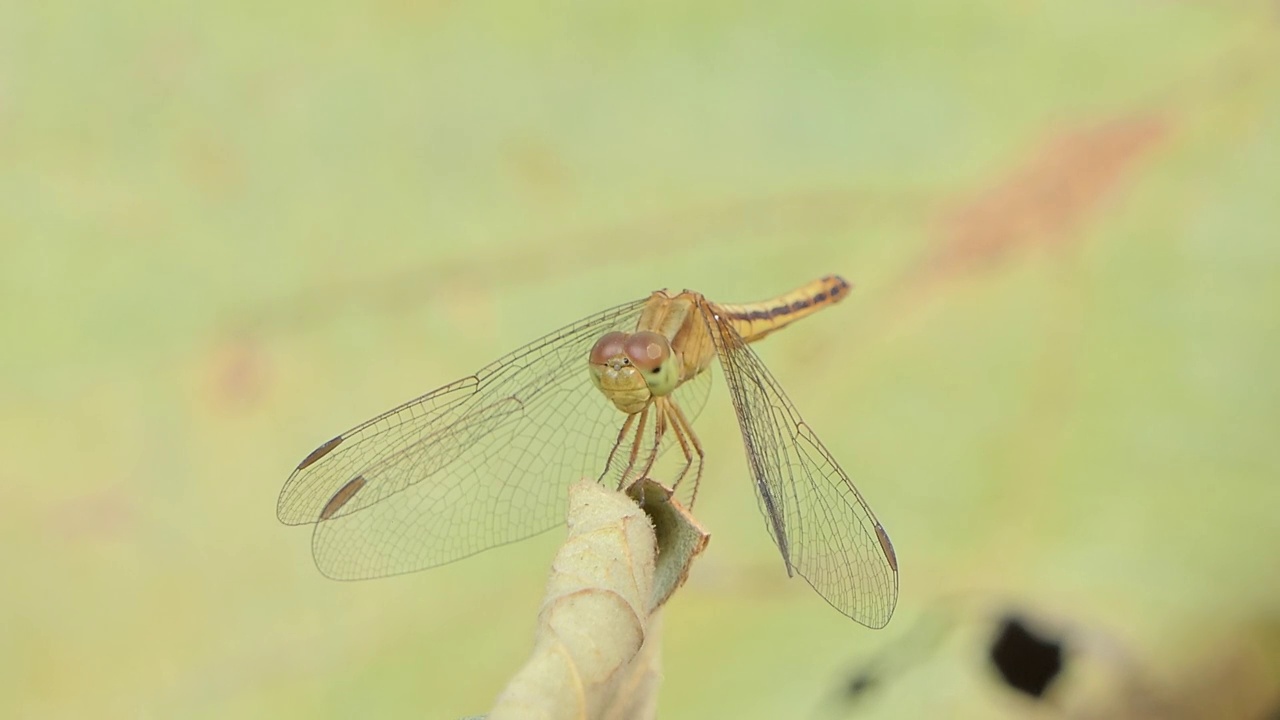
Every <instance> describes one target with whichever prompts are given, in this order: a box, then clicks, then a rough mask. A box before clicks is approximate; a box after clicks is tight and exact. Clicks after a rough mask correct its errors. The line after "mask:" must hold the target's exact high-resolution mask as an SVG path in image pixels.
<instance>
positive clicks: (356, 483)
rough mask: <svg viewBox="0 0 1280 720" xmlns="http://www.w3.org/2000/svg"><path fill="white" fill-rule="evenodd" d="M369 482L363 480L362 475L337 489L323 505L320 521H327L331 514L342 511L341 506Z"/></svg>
mask: <svg viewBox="0 0 1280 720" xmlns="http://www.w3.org/2000/svg"><path fill="white" fill-rule="evenodd" d="M368 482H369V481H368V480H365V479H364V476H363V475H357V476H355V477H354V478H352V479H351V480H349V481H347V484H346V485H343V486H342V487H341V488H338V492H336V493H334V494H333V497H331V498H329V502H327V503H325V504H324V509H323V510H321V511H320V519H321V520H328V519H329V518H331V517H333V514H334V513H336V512H338V511H339V510H341V509H342V506H343V505H346V504H347V503H349V502H351V498H353V497H355V496H356V493H358V492H360V490H361V488H363V487H364V486H365V485H366V484H367V483H368Z"/></svg>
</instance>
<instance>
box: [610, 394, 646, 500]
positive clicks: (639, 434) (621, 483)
mask: <svg viewBox="0 0 1280 720" xmlns="http://www.w3.org/2000/svg"><path fill="white" fill-rule="evenodd" d="M651 405H652V403H650V404H649V405H645V406H644V409H643V410H641V411H640V424H639V425H638V426H637V427H636V436H635V439H634V440H632V441H631V457H630V458H629V459H628V460H627V466H626V467H625V468H623V470H622V477H621V478H619V480H618V489H619V490H625V489H626V488H627V486H628V485H630V484H631V483H629V482H627V476H628V475H630V474H631V471H632V470H634V469H635V467H636V460H637V459H638V458H639V457H640V441H641V439H642V438H643V437H644V426H645V424H646V423H647V422H648V420H649V407H650V406H651ZM632 417H635V415H632Z"/></svg>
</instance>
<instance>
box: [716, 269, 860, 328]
mask: <svg viewBox="0 0 1280 720" xmlns="http://www.w3.org/2000/svg"><path fill="white" fill-rule="evenodd" d="M850 287H851V286H850V285H849V283H848V282H847V281H846V280H845V279H844V278H842V277H840V276H839V275H828V276H826V277H823V278H819V279H817V280H814V281H813V282H810V283H806V284H805V285H803V286H801V287H798V288H796V289H795V290H792V291H791V292H789V293H786V294H783V295H779V296H778V297H776V298H773V299H772V300H764V301H761V302H755V303H747V304H745V305H721V304H719V303H715V304H714V306H715V309H716V312H717V313H718V314H719V315H720V317H721V318H725V319H728V320H729V322H731V323H732V324H733V328H734V329H735V330H737V331H738V334H739V335H741V336H742V339H744V340H746V341H747V342H755V341H756V340H759V339H760V338H762V337H764V336H765V335H768V334H769V333H771V332H773V331H774V330H778V329H780V328H783V327H786V326H787V325H790V324H791V323H793V322H795V321H796V320H799V319H800V318H802V317H806V316H808V315H812V314H813V313H815V312H817V311H819V310H821V309H822V308H824V307H827V306H828V305H834V304H835V303H838V302H840V301H841V300H843V299H844V296H845V295H848V294H849V290H850Z"/></svg>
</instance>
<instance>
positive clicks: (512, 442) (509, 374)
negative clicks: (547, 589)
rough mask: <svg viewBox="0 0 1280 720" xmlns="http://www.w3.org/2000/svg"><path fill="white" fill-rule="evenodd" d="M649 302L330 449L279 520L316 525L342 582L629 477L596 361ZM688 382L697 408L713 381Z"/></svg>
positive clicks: (318, 543)
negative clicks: (598, 348)
mask: <svg viewBox="0 0 1280 720" xmlns="http://www.w3.org/2000/svg"><path fill="white" fill-rule="evenodd" d="M644 303H645V301H644V300H638V301H635V302H632V303H628V304H625V305H620V306H618V307H615V308H613V309H611V310H606V311H604V312H602V313H599V314H597V315H593V316H591V317H588V318H586V319H584V320H581V321H579V322H578V323H575V324H573V325H570V326H568V327H566V328H564V329H562V330H559V331H557V332H555V333H552V334H550V335H547V336H546V337H543V338H541V339H539V340H536V341H534V342H532V343H530V344H528V345H526V346H524V347H522V348H520V349H519V350H516V351H514V352H512V353H509V354H508V355H506V356H504V357H502V358H500V359H498V360H497V361H495V362H493V363H491V364H489V365H487V366H485V367H484V368H482V369H481V370H480V371H478V372H477V373H476V374H475V375H472V376H470V377H466V378H462V379H461V380H458V381H456V382H453V383H450V384H449V385H446V386H444V387H442V388H440V389H438V390H435V391H434V392H431V393H428V394H426V395H424V396H422V397H420V398H418V399H416V400H413V401H411V402H408V403H406V404H404V405H401V406H400V407H398V408H395V409H393V410H391V411H389V412H387V413H384V414H382V415H380V416H378V417H376V418H373V419H372V420H370V421H368V422H366V423H364V424H362V425H359V426H357V427H355V428H353V429H352V430H350V431H348V432H345V433H343V434H342V435H339V436H338V437H336V438H334V439H333V440H330V441H329V442H327V443H325V444H324V445H322V446H320V447H319V448H317V449H316V450H315V451H314V452H312V453H311V454H310V455H308V456H307V458H306V459H304V460H303V461H302V463H300V464H299V466H298V469H297V470H295V471H294V472H293V474H292V475H291V476H290V477H289V480H288V481H287V482H286V483H285V486H284V489H283V490H282V491H281V493H280V498H279V502H278V504H277V514H278V515H279V518H280V520H281V522H284V523H286V524H290V525H299V524H307V523H315V524H316V527H315V531H314V536H313V539H312V550H313V553H314V555H315V560H316V565H317V566H318V567H319V568H320V570H321V571H322V572H323V573H324V574H326V575H328V576H330V577H333V578H338V579H359V578H370V577H380V576H384V575H394V574H398V573H404V572H411V571H414V570H421V569H425V568H429V567H434V566H437V565H443V564H445V563H449V562H452V561H454V560H458V559H461V558H464V557H467V556H469V555H474V554H475V553H478V552H481V551H483V550H486V549H488V548H491V547H495V546H497V545H502V544H505V543H509V542H514V541H516V540H520V539H523V538H526V537H530V536H532V535H536V534H538V533H540V532H544V531H546V530H548V529H550V528H552V527H555V526H556V525H557V524H559V523H560V522H561V519H562V517H563V513H564V503H565V498H566V494H567V488H568V486H569V485H570V484H572V483H573V482H575V481H577V480H578V479H580V478H582V477H584V476H585V477H600V478H601V479H602V480H607V479H610V478H611V477H612V479H614V480H615V481H616V480H617V479H618V476H619V474H620V472H621V468H618V467H612V468H609V469H608V470H606V467H605V464H606V460H607V458H608V456H609V451H610V450H611V449H612V448H613V446H614V444H615V443H616V441H617V439H618V433H619V431H620V430H621V427H622V423H623V422H624V421H625V419H626V416H625V415H623V414H622V413H621V412H619V411H618V410H617V408H615V407H614V406H613V405H612V404H610V403H609V401H608V400H607V399H606V398H605V397H604V396H603V395H602V394H601V393H600V392H599V391H597V390H596V389H595V388H594V387H593V386H592V384H591V380H590V377H589V375H588V373H587V365H586V358H587V356H588V354H589V352H590V350H591V346H592V345H593V344H594V343H595V341H596V340H597V339H599V337H600V336H601V335H603V334H604V333H606V332H610V331H613V330H622V331H626V332H630V331H634V330H635V325H636V322H637V320H638V319H639V316H640V312H641V310H642V309H643V307H644ZM688 385H689V388H688V389H686V388H685V387H681V388H680V389H679V390H677V393H682V395H681V397H687V401H688V402H690V403H691V404H693V405H694V406H698V407H700V406H701V404H702V403H704V402H705V395H706V390H707V389H708V385H707V384H706V383H701V384H688ZM699 394H701V399H699ZM663 445H664V449H666V447H667V446H668V445H669V442H668V441H666V440H664V443H663ZM614 465H615V466H617V465H618V463H617V462H616V461H615V463H614Z"/></svg>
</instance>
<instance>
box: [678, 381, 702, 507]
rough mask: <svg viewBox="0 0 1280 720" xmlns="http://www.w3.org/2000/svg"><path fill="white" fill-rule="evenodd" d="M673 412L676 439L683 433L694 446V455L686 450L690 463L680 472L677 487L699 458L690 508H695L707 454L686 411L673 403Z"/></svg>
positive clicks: (686, 456)
mask: <svg viewBox="0 0 1280 720" xmlns="http://www.w3.org/2000/svg"><path fill="white" fill-rule="evenodd" d="M671 411H672V418H671V420H672V423H671V425H672V427H673V428H675V429H676V433H677V434H676V437H679V436H680V435H679V434H680V433H681V432H683V433H684V434H685V436H687V438H688V440H689V444H690V445H692V446H693V453H692V454H690V453H689V452H688V450H687V449H686V450H685V458H687V459H688V461H689V462H688V463H686V464H685V468H684V470H682V471H680V477H679V478H678V479H677V480H676V484H677V485H678V484H679V483H680V481H681V480H683V479H684V476H685V473H687V472H688V471H689V464H691V463H692V462H693V457H692V456H693V455H697V456H698V469H697V470H696V471H694V473H693V494H692V495H690V496H689V507H693V503H694V502H695V501H697V499H698V485H699V484H700V483H701V481H702V464H703V463H702V461H703V460H704V459H705V458H706V454H705V453H703V451H702V441H701V440H699V439H698V433H697V432H695V431H694V429H693V425H692V423H690V422H689V418H687V417H685V414H684V410H681V409H680V406H679V405H677V404H676V403H674V402H672V403H671ZM680 445H681V447H683V446H684V442H683V441H681V443H680ZM673 489H674V488H673Z"/></svg>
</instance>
